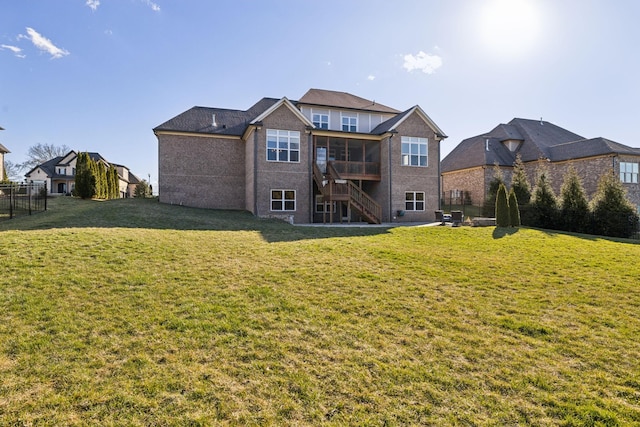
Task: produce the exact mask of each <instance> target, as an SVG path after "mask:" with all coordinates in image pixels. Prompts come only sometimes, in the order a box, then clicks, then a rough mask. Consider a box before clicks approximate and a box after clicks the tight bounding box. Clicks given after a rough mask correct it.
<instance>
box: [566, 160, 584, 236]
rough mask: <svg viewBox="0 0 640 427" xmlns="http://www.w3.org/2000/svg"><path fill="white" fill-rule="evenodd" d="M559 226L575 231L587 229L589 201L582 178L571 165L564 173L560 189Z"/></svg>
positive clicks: (581, 231)
mask: <svg viewBox="0 0 640 427" xmlns="http://www.w3.org/2000/svg"><path fill="white" fill-rule="evenodd" d="M560 226H561V227H562V229H563V230H566V231H572V232H576V233H586V232H587V231H588V230H589V202H588V201H587V196H586V193H585V191H584V187H583V186H582V180H581V179H580V176H579V175H578V172H577V171H576V169H575V168H574V167H573V166H571V167H569V170H568V171H567V173H566V174H565V175H564V181H563V183H562V188H561V190H560Z"/></svg>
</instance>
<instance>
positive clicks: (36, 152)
mask: <svg viewBox="0 0 640 427" xmlns="http://www.w3.org/2000/svg"><path fill="white" fill-rule="evenodd" d="M69 151H71V149H70V148H69V147H67V146H66V145H61V146H57V145H53V144H36V145H32V146H31V147H29V150H28V151H27V160H26V161H24V162H23V163H19V164H17V165H16V167H18V168H19V169H20V170H27V171H28V170H31V169H33V168H34V167H36V166H38V165H39V164H41V163H44V162H46V161H47V160H51V159H53V158H56V157H58V156H64V155H65V154H67V153H68V152H69Z"/></svg>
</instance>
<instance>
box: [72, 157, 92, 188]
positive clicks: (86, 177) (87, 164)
mask: <svg viewBox="0 0 640 427" xmlns="http://www.w3.org/2000/svg"><path fill="white" fill-rule="evenodd" d="M91 163H92V160H91V158H90V157H89V154H88V153H86V152H84V153H78V158H77V159H76V179H75V182H76V185H75V189H74V193H75V194H74V195H75V196H77V197H81V198H83V199H91V198H92V197H93V196H94V195H95V176H94V175H93V172H92V164H91Z"/></svg>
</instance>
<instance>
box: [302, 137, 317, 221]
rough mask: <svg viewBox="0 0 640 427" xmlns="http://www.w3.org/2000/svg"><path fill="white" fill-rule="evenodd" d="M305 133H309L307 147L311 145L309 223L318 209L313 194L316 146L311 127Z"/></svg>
mask: <svg viewBox="0 0 640 427" xmlns="http://www.w3.org/2000/svg"><path fill="white" fill-rule="evenodd" d="M305 133H306V134H307V147H309V148H308V149H309V155H308V157H309V166H310V168H309V206H310V209H309V224H311V223H313V213H314V212H315V210H316V199H315V195H314V194H313V167H314V164H313V156H314V152H315V149H316V148H315V147H314V145H313V135H311V128H307V129H305Z"/></svg>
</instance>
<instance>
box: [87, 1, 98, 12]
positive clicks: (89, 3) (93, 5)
mask: <svg viewBox="0 0 640 427" xmlns="http://www.w3.org/2000/svg"><path fill="white" fill-rule="evenodd" d="M85 4H86V5H87V6H89V7H90V8H91V10H94V11H95V10H96V9H97V8H98V6H100V0H87V2H86V3H85Z"/></svg>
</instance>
